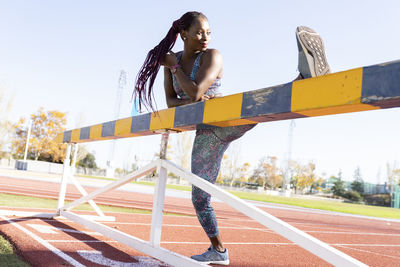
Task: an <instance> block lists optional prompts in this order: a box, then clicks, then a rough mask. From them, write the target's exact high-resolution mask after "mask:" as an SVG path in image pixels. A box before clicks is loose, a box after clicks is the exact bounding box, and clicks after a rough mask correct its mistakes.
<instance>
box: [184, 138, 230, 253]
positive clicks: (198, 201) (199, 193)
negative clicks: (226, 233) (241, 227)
mask: <svg viewBox="0 0 400 267" xmlns="http://www.w3.org/2000/svg"><path fill="white" fill-rule="evenodd" d="M229 144H230V142H225V141H222V140H220V139H219V138H218V137H217V136H216V135H215V134H214V133H213V131H212V130H198V131H197V132H196V137H195V140H194V144H193V150H192V173H194V174H196V175H197V176H200V177H201V178H203V179H205V180H207V181H209V182H210V183H213V184H214V183H215V181H216V179H217V176H218V172H219V169H220V166H221V160H222V157H223V155H224V152H225V151H226V149H227V148H228V146H229ZM210 200H211V196H210V194H208V193H207V192H205V191H203V190H201V189H200V188H198V187H196V186H193V189H192V202H193V206H194V208H195V210H196V214H197V218H198V219H199V222H200V224H201V226H202V227H203V229H204V231H205V232H206V234H207V236H208V237H209V238H210V241H211V243H212V245H213V247H214V248H215V249H216V250H217V251H219V252H223V251H224V247H223V245H222V242H221V240H220V238H219V231H218V225H217V219H216V216H215V213H214V209H213V208H212V206H211V204H210Z"/></svg>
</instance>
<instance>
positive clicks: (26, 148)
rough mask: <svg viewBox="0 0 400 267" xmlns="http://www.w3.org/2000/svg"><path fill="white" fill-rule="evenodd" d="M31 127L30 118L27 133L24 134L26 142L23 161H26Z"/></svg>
mask: <svg viewBox="0 0 400 267" xmlns="http://www.w3.org/2000/svg"><path fill="white" fill-rule="evenodd" d="M31 129H32V120H29V126H28V134H27V136H26V144H25V153H24V162H26V156H27V155H28V147H29V138H30V137H31Z"/></svg>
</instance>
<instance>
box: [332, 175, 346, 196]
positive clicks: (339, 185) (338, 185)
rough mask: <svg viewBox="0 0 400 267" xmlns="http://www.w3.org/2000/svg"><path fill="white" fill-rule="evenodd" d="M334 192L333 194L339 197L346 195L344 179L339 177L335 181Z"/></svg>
mask: <svg viewBox="0 0 400 267" xmlns="http://www.w3.org/2000/svg"><path fill="white" fill-rule="evenodd" d="M332 193H333V195H335V196H339V197H341V196H344V195H345V193H346V190H345V189H344V182H343V181H342V179H337V180H336V181H335V182H334V183H333V187H332Z"/></svg>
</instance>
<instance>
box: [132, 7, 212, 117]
mask: <svg viewBox="0 0 400 267" xmlns="http://www.w3.org/2000/svg"><path fill="white" fill-rule="evenodd" d="M198 18H205V19H207V17H206V16H205V15H204V14H203V13H201V12H196V11H191V12H187V13H185V14H183V15H182V17H181V18H180V19H178V20H175V21H174V22H173V23H172V26H171V28H170V29H169V31H168V33H167V35H166V36H165V37H164V39H162V40H161V42H160V43H159V44H158V45H157V46H155V47H154V48H153V49H152V50H150V51H149V52H148V54H147V57H146V59H145V61H144V63H143V65H142V67H141V68H140V71H139V73H138V75H137V76H136V81H135V88H134V92H133V95H134V97H135V102H136V99H139V111H141V110H142V105H144V106H145V107H146V108H150V109H151V110H153V111H154V108H153V104H152V102H153V98H154V95H153V85H154V81H155V79H156V76H157V73H158V71H159V70H160V66H161V62H162V61H163V60H164V57H165V55H166V54H167V53H168V52H169V51H170V50H171V49H172V48H173V47H174V45H175V42H176V39H177V37H178V35H179V33H180V32H181V31H183V30H188V29H189V28H190V26H191V25H192V23H193V22H194V21H195V19H198Z"/></svg>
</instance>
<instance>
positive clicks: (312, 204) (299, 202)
mask: <svg viewBox="0 0 400 267" xmlns="http://www.w3.org/2000/svg"><path fill="white" fill-rule="evenodd" d="M86 177H88V178H95V177H91V176H86ZM96 178H97V177H96ZM103 179H109V178H103ZM133 183H136V184H141V185H147V186H154V183H153V182H133ZM167 188H168V189H175V190H183V191H191V190H192V188H191V186H182V185H171V184H167ZM229 192H230V193H232V194H233V195H235V196H237V197H239V198H241V199H247V200H255V201H262V202H270V203H277V204H285V205H292V206H298V207H304V208H312V209H319V210H327V211H335V212H343V213H349V214H356V215H364V216H373V217H381V218H391V219H400V209H394V208H388V207H379V206H371V205H364V204H352V203H343V202H337V201H329V200H314V199H302V198H296V197H281V196H268V195H264V194H257V193H249V192H238V191H229Z"/></svg>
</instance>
